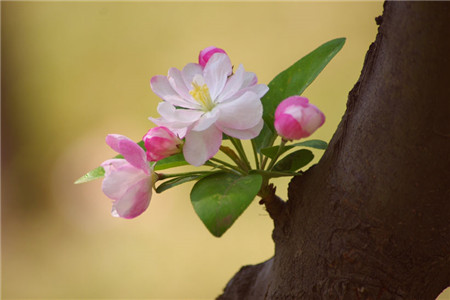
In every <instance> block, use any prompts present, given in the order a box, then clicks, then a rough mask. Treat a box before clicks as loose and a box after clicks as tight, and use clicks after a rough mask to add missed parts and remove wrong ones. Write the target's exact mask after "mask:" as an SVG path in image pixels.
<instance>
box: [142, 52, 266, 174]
mask: <svg viewBox="0 0 450 300" xmlns="http://www.w3.org/2000/svg"><path fill="white" fill-rule="evenodd" d="M150 83H151V87H152V90H153V91H154V92H155V93H156V94H157V95H158V96H159V97H161V98H162V99H163V100H164V101H163V102H161V103H160V104H159V105H158V112H159V114H160V115H161V117H160V118H158V119H154V118H150V120H152V121H153V122H154V123H155V124H157V125H159V126H165V127H167V128H169V129H170V130H171V131H173V132H175V133H176V134H177V135H178V136H179V137H180V138H185V144H184V146H183V154H184V157H185V159H186V161H187V162H188V163H190V164H192V165H194V166H200V165H202V164H204V163H205V162H206V161H207V160H208V159H210V158H211V157H213V156H214V155H215V154H216V153H217V151H218V150H219V147H220V145H221V143H222V133H225V134H227V135H229V136H231V137H235V138H238V139H252V138H254V137H256V136H257V135H258V134H259V132H260V131H261V129H262V126H263V124H264V123H263V120H262V111H263V108H262V104H261V97H262V96H263V95H264V94H265V93H266V92H267V91H268V87H267V86H266V85H264V84H257V78H256V75H255V74H254V73H251V72H246V71H245V70H244V67H243V66H242V65H239V67H238V68H237V70H236V72H235V73H234V74H232V65H231V62H230V59H229V58H228V55H226V54H225V53H221V52H216V53H214V54H213V55H212V56H211V57H210V58H209V60H208V61H207V63H206V64H205V66H204V67H202V66H201V65H200V64H195V63H190V64H187V65H186V66H185V67H184V68H183V70H181V71H180V70H178V69H176V68H171V69H170V70H169V74H168V76H167V77H166V76H162V75H158V76H154V77H153V78H152V79H151V82H150Z"/></svg>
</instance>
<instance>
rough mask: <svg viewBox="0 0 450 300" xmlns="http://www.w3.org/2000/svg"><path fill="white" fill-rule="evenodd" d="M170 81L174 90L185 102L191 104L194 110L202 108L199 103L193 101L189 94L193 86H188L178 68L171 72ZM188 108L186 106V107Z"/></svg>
mask: <svg viewBox="0 0 450 300" xmlns="http://www.w3.org/2000/svg"><path fill="white" fill-rule="evenodd" d="M168 80H169V83H170V85H171V86H172V88H173V89H174V90H175V91H176V92H177V93H178V94H180V95H181V96H182V97H183V98H184V100H186V101H187V102H189V103H190V104H191V106H192V108H195V107H200V106H199V105H198V103H197V102H196V101H195V100H193V99H192V96H191V94H189V90H190V89H191V84H189V85H186V83H185V82H184V79H183V75H182V73H181V71H180V70H178V69H176V68H171V69H170V70H169V76H168ZM185 107H186V106H185Z"/></svg>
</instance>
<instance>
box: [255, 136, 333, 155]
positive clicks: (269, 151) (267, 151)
mask: <svg viewBox="0 0 450 300" xmlns="http://www.w3.org/2000/svg"><path fill="white" fill-rule="evenodd" d="M297 146H299V147H309V148H314V149H319V150H325V149H327V146H328V144H327V142H325V141H322V140H309V141H304V142H300V143H295V144H291V145H285V146H284V148H283V151H282V152H281V153H280V155H281V154H283V153H285V152H286V151H289V150H291V149H292V148H294V147H297ZM278 148H280V146H272V147H268V148H264V149H261V153H262V154H264V155H265V156H267V157H270V158H274V157H275V155H276V154H277V153H278Z"/></svg>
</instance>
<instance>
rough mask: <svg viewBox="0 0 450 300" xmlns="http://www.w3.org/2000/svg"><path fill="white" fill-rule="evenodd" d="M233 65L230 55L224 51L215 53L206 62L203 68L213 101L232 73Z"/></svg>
mask: <svg viewBox="0 0 450 300" xmlns="http://www.w3.org/2000/svg"><path fill="white" fill-rule="evenodd" d="M231 72H232V65H231V61H230V58H229V57H228V55H226V54H224V53H215V54H213V56H211V58H210V59H209V61H208V62H207V63H206V66H205V69H204V70H203V77H204V78H205V82H206V85H207V86H208V89H209V94H210V95H211V99H213V101H214V100H215V99H216V98H217V96H218V95H219V94H220V92H222V90H223V88H224V86H225V83H226V82H227V78H228V76H229V75H231Z"/></svg>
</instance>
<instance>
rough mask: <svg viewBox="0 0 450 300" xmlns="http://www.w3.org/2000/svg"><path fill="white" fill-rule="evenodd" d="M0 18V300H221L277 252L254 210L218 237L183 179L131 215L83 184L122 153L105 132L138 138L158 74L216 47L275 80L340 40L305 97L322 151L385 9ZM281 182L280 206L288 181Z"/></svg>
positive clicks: (216, 8) (6, 13)
mask: <svg viewBox="0 0 450 300" xmlns="http://www.w3.org/2000/svg"><path fill="white" fill-rule="evenodd" d="M1 11H2V24H1V25H2V29H1V30H2V32H1V34H2V40H1V42H2V43H1V44H2V48H1V51H2V58H1V67H2V70H1V71H2V82H1V83H2V123H1V125H2V149H1V150H2V240H1V242H2V296H3V299H16V298H41V299H49V298H59V299H62V298H76V299H83V298H107V299H112V298H127V299H130V298H144V299H213V298H214V297H215V296H217V295H218V294H220V292H221V290H222V288H223V287H224V286H225V284H226V283H227V282H228V280H229V279H230V278H231V277H232V276H233V274H235V273H236V272H237V271H238V269H239V268H240V267H241V266H242V265H245V264H256V263H259V262H262V261H264V260H266V259H268V258H270V257H271V256H272V255H273V242H272V240H271V230H272V222H271V220H270V218H269V217H268V214H267V213H266V212H265V211H264V209H263V207H261V206H259V205H258V203H257V201H255V202H254V203H253V204H252V205H251V206H250V208H249V209H248V210H247V211H246V212H245V213H244V214H243V216H242V217H241V218H240V219H238V221H237V222H236V223H235V225H234V226H233V227H232V228H231V229H230V230H229V231H228V232H227V233H225V235H224V236H223V237H222V238H220V239H217V238H215V237H213V236H212V235H211V234H209V232H208V231H207V230H206V228H204V226H203V225H202V223H201V221H200V220H199V219H198V218H197V216H196V215H195V213H194V211H193V209H192V207H191V204H190V201H189V192H190V188H191V187H192V185H190V184H187V185H185V186H182V187H179V188H177V189H174V190H169V191H167V192H164V193H163V194H159V195H154V196H153V198H152V201H151V204H150V207H149V209H148V211H146V212H145V213H144V214H143V215H142V216H140V217H139V218H136V219H134V220H122V219H117V218H113V217H111V215H110V209H111V202H110V200H109V199H108V198H106V196H104V195H103V194H102V192H101V181H100V180H99V181H96V182H91V183H87V184H83V185H74V184H73V182H74V180H75V179H77V178H78V177H79V176H81V175H83V174H84V173H86V172H87V171H89V170H90V169H92V168H94V167H96V166H98V165H99V164H100V163H101V162H102V161H104V160H106V159H107V158H109V157H111V156H113V155H114V152H113V151H112V150H111V149H109V147H107V145H106V144H105V143H104V138H105V136H106V135H107V134H108V133H120V134H124V135H126V136H128V137H130V138H132V139H134V140H136V141H137V140H140V139H141V137H142V136H143V135H144V134H145V132H146V131H147V130H148V129H149V128H150V127H152V126H153V124H152V123H151V122H150V121H148V120H147V117H149V116H154V117H156V116H157V113H156V105H157V103H158V102H159V99H158V97H157V96H156V95H155V94H153V92H152V91H151V90H150V87H149V80H150V78H151V77H152V76H154V75H157V74H167V71H168V69H169V68H170V67H177V68H182V67H183V66H184V65H185V64H186V63H188V62H196V60H197V55H198V52H199V51H200V50H201V49H203V48H204V47H207V46H210V45H214V46H217V47H221V48H223V49H225V50H226V51H227V52H228V54H229V55H230V57H231V60H232V62H233V63H234V64H235V65H238V64H239V63H243V64H244V66H245V68H246V70H248V71H253V72H255V73H256V74H257V75H258V78H259V81H260V82H262V83H268V82H269V81H270V80H271V79H272V78H273V77H274V76H275V75H276V74H277V73H279V72H280V71H282V70H283V69H285V68H287V67H288V66H289V65H291V64H292V63H293V62H295V61H296V60H297V59H299V58H300V57H302V56H304V55H305V54H307V53H308V52H310V51H312V50H313V49H315V48H316V47H318V46H319V45H320V44H322V43H324V42H326V41H328V40H331V39H334V38H337V37H346V38H347V43H346V45H345V46H344V48H343V50H342V51H341V52H340V53H339V54H338V55H337V57H336V58H335V59H334V60H333V61H332V62H331V64H330V65H329V66H328V67H327V68H326V69H325V71H324V72H323V73H322V74H321V75H320V76H319V77H318V79H317V80H316V81H315V82H314V83H313V84H312V85H311V86H310V88H308V89H307V90H306V92H305V93H304V95H305V96H307V97H309V98H310V101H311V102H312V103H314V104H316V105H317V106H318V107H319V108H321V109H322V110H323V111H324V113H325V114H326V116H327V121H326V123H325V125H324V126H323V127H322V128H321V129H320V130H319V131H318V132H317V133H316V134H315V136H314V137H315V138H319V139H323V140H326V141H328V140H329V139H330V138H331V136H332V134H333V132H334V131H335V129H336V126H337V125H338V123H339V121H340V118H341V116H342V114H343V112H344V110H345V104H346V100H347V94H348V92H349V91H350V89H351V88H352V87H353V85H354V84H355V82H356V80H357V79H358V77H359V73H360V70H361V67H362V64H363V60H364V56H365V53H366V51H367V49H368V47H369V45H370V43H371V42H372V41H374V39H375V35H376V25H375V21H374V18H375V17H376V16H378V15H380V14H381V13H382V3H381V2H362V3H357V2H334V3H327V2H317V3H312V2H298V3H294V2H284V3H268V2H260V3H256V2H252V3H248V2H247V3H245V2H230V3H225V2H214V3H206V2H191V3H184V2H172V3H163V2H2V3H1ZM317 154H318V155H320V154H321V153H320V152H318V153H317ZM315 161H317V159H316V160H315ZM277 183H278V186H279V187H278V191H279V193H280V195H281V196H283V197H286V188H287V184H288V180H280V181H278V182H277Z"/></svg>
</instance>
